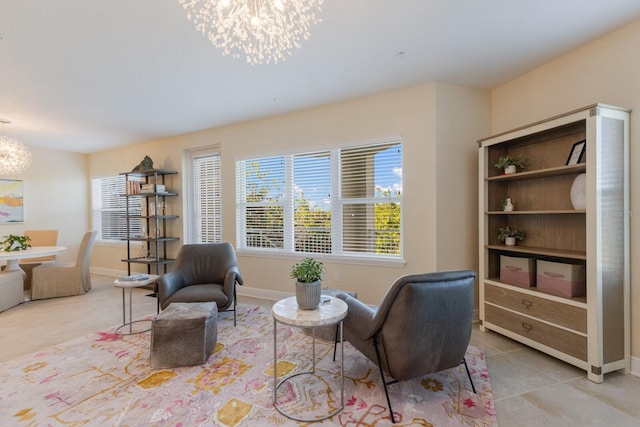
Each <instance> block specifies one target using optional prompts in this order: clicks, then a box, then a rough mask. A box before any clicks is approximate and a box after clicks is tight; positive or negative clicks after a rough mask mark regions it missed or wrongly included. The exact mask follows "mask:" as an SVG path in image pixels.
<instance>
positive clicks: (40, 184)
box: [0, 147, 91, 261]
mask: <svg viewBox="0 0 640 427" xmlns="http://www.w3.org/2000/svg"><path fill="white" fill-rule="evenodd" d="M29 150H30V151H31V156H32V158H31V167H30V168H29V169H27V170H26V171H25V172H24V173H22V174H19V175H15V176H3V177H1V178H8V179H22V180H23V181H24V204H25V206H24V211H25V221H24V223H21V224H19V223H16V224H2V225H0V236H6V235H8V234H23V232H24V230H29V229H57V230H58V244H59V245H61V246H65V247H67V250H66V251H65V252H63V253H62V254H60V255H58V259H60V260H61V261H75V259H76V255H77V252H78V247H79V246H80V240H81V239H82V236H83V234H84V233H85V231H87V230H88V229H89V227H90V225H89V220H88V218H89V215H88V212H89V208H90V206H91V204H90V199H89V197H90V194H91V191H90V188H89V182H88V180H87V175H88V167H87V165H88V163H87V159H88V156H87V155H83V154H77V153H68V152H65V151H58V150H49V149H45V148H40V147H29Z"/></svg>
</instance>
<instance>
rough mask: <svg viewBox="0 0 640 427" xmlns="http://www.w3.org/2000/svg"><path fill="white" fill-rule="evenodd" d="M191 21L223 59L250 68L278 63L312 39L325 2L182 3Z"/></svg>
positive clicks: (208, 0) (211, 0)
mask: <svg viewBox="0 0 640 427" xmlns="http://www.w3.org/2000/svg"><path fill="white" fill-rule="evenodd" d="M179 1H180V4H181V5H182V6H183V7H184V8H185V9H186V10H187V19H188V20H190V21H192V22H193V24H194V26H195V28H196V30H197V31H198V32H200V33H202V35H204V36H206V37H207V38H208V39H209V41H210V42H211V43H212V44H213V45H214V46H215V47H217V48H219V49H222V53H223V55H231V56H232V57H233V58H240V56H241V55H244V56H246V61H247V62H248V63H249V64H252V65H253V64H262V63H265V62H266V63H267V64H269V63H271V62H273V63H277V62H278V61H284V60H285V59H286V56H285V54H286V55H291V49H292V48H294V47H295V48H300V46H301V44H300V41H301V39H304V40H307V39H308V38H309V28H310V27H311V25H313V24H316V23H318V22H320V21H321V19H320V18H318V17H317V16H316V13H318V14H319V13H320V12H321V7H320V6H321V5H322V3H323V0H272V1H258V0H235V1H231V0H179Z"/></svg>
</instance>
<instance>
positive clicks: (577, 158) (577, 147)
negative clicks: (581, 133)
mask: <svg viewBox="0 0 640 427" xmlns="http://www.w3.org/2000/svg"><path fill="white" fill-rule="evenodd" d="M586 145H587V140H586V139H583V140H582V141H579V142H576V143H575V144H573V147H572V148H571V153H569V158H568V159H567V165H577V164H578V163H580V162H581V161H582V157H583V156H584V148H585V146H586Z"/></svg>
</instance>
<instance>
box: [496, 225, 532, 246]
mask: <svg viewBox="0 0 640 427" xmlns="http://www.w3.org/2000/svg"><path fill="white" fill-rule="evenodd" d="M525 237H526V234H525V233H524V232H522V231H520V230H518V229H517V228H515V227H509V226H508V225H507V226H505V227H500V228H498V240H500V241H501V242H504V244H505V245H507V246H514V245H515V244H516V240H524V238H525Z"/></svg>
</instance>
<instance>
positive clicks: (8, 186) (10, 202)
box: [0, 179, 24, 223]
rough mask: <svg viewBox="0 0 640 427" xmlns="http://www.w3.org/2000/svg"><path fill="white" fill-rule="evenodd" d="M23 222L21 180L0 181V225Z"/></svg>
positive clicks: (22, 186) (22, 188) (22, 189)
mask: <svg viewBox="0 0 640 427" xmlns="http://www.w3.org/2000/svg"><path fill="white" fill-rule="evenodd" d="M5 222H24V185H23V182H22V180H21V179H0V223H5Z"/></svg>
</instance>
